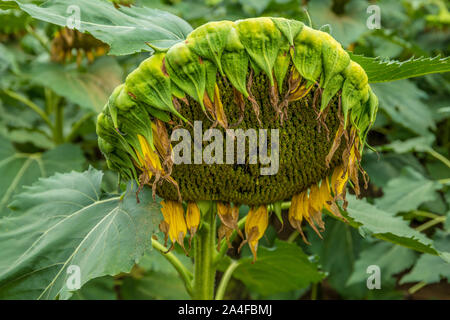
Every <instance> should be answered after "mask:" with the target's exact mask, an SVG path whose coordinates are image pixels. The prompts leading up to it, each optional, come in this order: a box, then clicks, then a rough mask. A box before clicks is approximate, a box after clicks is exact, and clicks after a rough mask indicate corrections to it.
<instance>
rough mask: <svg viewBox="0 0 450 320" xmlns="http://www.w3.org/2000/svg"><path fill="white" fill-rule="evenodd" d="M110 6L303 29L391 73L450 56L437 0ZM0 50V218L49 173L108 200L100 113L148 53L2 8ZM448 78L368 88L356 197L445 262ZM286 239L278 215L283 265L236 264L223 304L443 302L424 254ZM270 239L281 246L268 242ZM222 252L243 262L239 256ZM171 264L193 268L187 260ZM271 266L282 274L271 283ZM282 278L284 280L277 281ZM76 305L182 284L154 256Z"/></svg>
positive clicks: (444, 12)
mask: <svg viewBox="0 0 450 320" xmlns="http://www.w3.org/2000/svg"><path fill="white" fill-rule="evenodd" d="M92 1H96V0H92ZM23 2H26V1H23ZM29 2H33V3H40V2H42V1H29ZM112 2H114V3H115V5H116V7H119V6H128V5H131V3H134V4H135V5H138V6H146V7H150V8H158V9H161V10H165V11H168V12H171V13H174V14H175V15H178V16H179V17H181V18H183V19H185V20H186V21H188V22H189V23H190V24H191V25H192V26H193V27H194V28H195V27H197V26H199V25H201V24H203V23H205V22H208V21H212V20H223V19H229V20H236V19H241V18H248V17H255V16H261V15H263V16H282V17H286V18H293V19H297V20H301V21H304V22H305V23H307V24H308V23H309V21H310V20H311V23H312V25H313V27H315V28H321V27H322V28H325V29H326V30H329V31H330V33H331V34H332V35H333V36H334V37H335V38H336V39H337V40H339V41H340V42H341V43H342V44H343V46H344V48H346V49H347V50H349V51H352V52H353V53H355V54H363V55H365V56H370V57H383V58H388V59H395V60H399V61H404V60H407V59H410V58H411V57H422V56H424V57H435V56H437V55H439V56H441V57H446V56H448V53H449V49H450V47H449V46H450V31H449V27H450V13H449V2H448V1H445V0H409V1H406V0H403V1H389V0H379V1H367V0H314V1H306V0H135V1H129V0H128V1H123V0H122V1H112ZM371 4H376V5H378V6H379V7H380V9H381V29H374V30H369V29H368V28H367V26H366V20H367V18H368V17H369V15H370V13H367V7H368V6H369V5H371ZM305 9H307V10H308V13H309V15H308V14H306V13H305ZM0 40H1V43H0V115H1V116H0V135H1V137H2V139H0V176H1V177H2V179H1V180H0V216H7V215H9V214H11V213H10V209H9V208H8V207H7V205H8V204H9V203H10V202H11V199H12V197H13V196H14V195H15V194H17V193H18V192H20V191H22V190H23V187H24V186H27V185H30V184H32V183H33V182H35V181H36V180H37V179H38V178H39V177H48V176H50V175H52V174H53V173H55V172H70V171H72V170H75V171H77V170H83V169H86V168H87V167H88V165H92V166H94V167H95V168H98V169H102V170H104V171H105V178H104V180H103V188H104V189H105V190H107V191H111V190H115V189H116V188H117V177H116V175H115V174H114V173H112V172H110V171H108V170H107V168H106V165H105V161H104V159H103V158H102V156H101V154H100V152H99V150H98V147H97V136H96V133H95V119H96V114H97V113H98V112H99V111H100V110H101V108H102V107H103V105H104V103H105V101H107V99H108V97H109V95H110V93H111V92H112V90H113V88H114V87H115V86H117V85H118V84H120V83H121V82H123V81H124V77H125V76H126V75H127V74H128V73H129V72H130V71H131V70H133V69H134V68H136V67H137V66H138V64H139V63H140V62H141V61H142V60H144V59H145V58H146V57H148V52H143V53H138V54H134V55H128V56H113V55H107V52H108V50H109V48H108V45H106V44H104V43H102V42H101V41H99V40H96V39H95V38H93V37H92V36H90V35H88V34H81V33H79V32H77V31H73V30H69V29H65V28H61V27H58V26H55V25H52V24H49V23H45V22H41V21H37V20H33V19H32V18H31V17H30V16H28V15H27V14H26V13H24V12H21V11H19V10H15V9H6V8H5V10H0ZM449 78H450V74H449V73H445V74H433V75H426V76H422V77H419V78H415V79H412V80H400V81H395V82H390V83H377V84H373V85H372V88H373V89H374V91H375V92H376V94H377V96H378V97H379V100H380V112H379V113H378V117H377V121H376V123H375V125H374V127H373V129H372V131H371V133H370V134H369V144H370V145H371V146H373V147H374V150H369V149H367V150H366V153H365V156H364V158H363V167H364V168H365V169H366V170H367V172H368V174H369V176H370V178H371V180H370V185H369V188H368V189H367V190H366V192H365V193H364V197H366V200H367V202H368V203H369V204H370V205H374V206H375V207H376V208H377V209H379V210H383V211H384V212H386V213H387V214H389V215H391V216H396V217H401V218H402V219H403V220H404V221H406V222H407V223H408V224H409V225H410V226H411V227H412V228H415V229H416V230H417V231H420V232H423V233H424V234H426V235H427V236H428V237H429V238H431V239H433V240H434V244H435V247H436V248H438V249H439V250H443V251H450V160H449V158H450V81H449ZM242 210H245V208H244V209H242ZM247 210H248V208H247ZM284 214H285V213H284ZM307 229H308V232H309V231H310V230H309V228H307ZM360 233H362V231H361V230H360ZM291 235H292V229H290V226H288V225H287V224H285V225H284V226H281V225H280V224H279V222H278V220H277V219H276V217H275V216H274V215H273V217H272V219H271V226H270V227H269V230H268V231H267V233H266V236H265V237H264V239H263V240H262V243H261V246H265V247H272V246H274V245H277V247H278V248H279V250H281V251H280V252H285V255H277V256H275V257H272V256H271V251H270V250H267V252H266V251H264V249H261V260H262V262H261V263H260V264H259V265H258V268H252V267H251V264H250V263H243V264H242V265H240V267H239V269H238V270H236V273H235V275H234V277H235V278H234V279H233V280H232V282H231V283H230V287H229V290H228V292H227V295H226V298H234V299H257V298H267V299H330V298H337V299H353V298H358V299H380V298H382V299H410V298H415V299H416V298H425V299H450V285H449V284H448V279H449V278H450V267H449V264H447V263H445V262H444V261H443V260H442V259H441V258H439V257H438V256H433V255H430V254H427V253H422V254H419V253H418V252H415V251H413V250H411V249H408V248H405V247H402V246H399V245H396V244H392V243H388V242H382V241H381V240H379V239H376V238H375V237H372V236H370V235H365V237H362V236H361V234H359V233H358V231H357V230H355V229H353V228H351V227H350V226H348V225H346V224H343V223H341V222H339V221H335V220H333V219H330V218H328V217H327V222H326V231H325V233H324V240H321V239H318V238H317V236H316V235H315V234H312V233H311V234H309V239H310V241H311V242H312V245H311V246H307V245H304V244H302V243H301V242H300V241H299V240H298V239H296V238H294V237H292V236H291ZM277 237H278V238H281V239H284V240H288V241H287V242H281V241H280V240H275V238H277ZM235 247H237V246H236V245H235ZM300 247H301V248H302V249H303V250H300V249H299V248H300ZM280 248H281V249H280ZM229 253H230V255H232V256H237V252H236V250H234V249H230V252H229ZM175 254H176V255H178V256H179V258H180V259H183V261H184V262H186V263H187V264H189V263H190V261H189V259H188V258H186V257H185V256H184V255H183V254H179V253H177V252H176V253H175ZM241 254H242V256H243V259H246V258H245V257H247V256H249V255H250V253H249V252H248V251H246V250H244V251H243V252H242V253H241ZM283 257H284V258H283ZM273 259H274V260H276V262H277V263H278V269H276V270H275V271H276V272H275V271H274V268H276V266H275V265H276V264H275V263H271V261H272V260H273ZM283 259H284V260H283ZM295 259H298V261H297V260H295ZM292 261H296V262H298V263H300V264H301V263H304V264H305V265H315V266H316V267H317V270H316V271H314V272H313V273H312V274H311V277H310V278H308V279H309V280H308V281H305V280H304V275H302V274H300V273H301V272H302V271H301V270H302V269H301V268H299V267H298V263H297V264H294V263H292ZM280 263H281V265H280ZM371 264H378V265H380V267H381V269H382V287H381V289H380V290H368V289H367V287H366V279H367V276H368V275H367V273H366V268H367V266H368V265H371ZM299 270H300V271H299ZM280 274H284V275H285V277H286V278H284V277H281V278H280V277H279V276H277V275H280ZM313 278H314V280H312V279H313ZM73 298H75V299H183V298H188V296H187V294H186V292H185V290H184V287H183V284H182V282H181V280H180V279H179V278H178V276H177V274H176V272H175V271H174V270H173V269H171V268H170V267H169V265H168V264H167V262H166V261H165V260H164V259H163V258H161V256H160V255H159V254H157V253H155V252H154V251H149V252H148V253H147V254H146V255H145V256H144V258H143V260H142V261H141V262H140V263H139V265H136V266H135V267H134V268H133V270H132V272H131V273H129V274H120V275H118V276H115V277H109V276H107V277H102V278H97V279H94V280H92V281H90V282H89V283H88V284H87V285H86V286H84V287H83V288H82V289H81V290H79V291H78V292H76V294H75V295H74V296H73Z"/></svg>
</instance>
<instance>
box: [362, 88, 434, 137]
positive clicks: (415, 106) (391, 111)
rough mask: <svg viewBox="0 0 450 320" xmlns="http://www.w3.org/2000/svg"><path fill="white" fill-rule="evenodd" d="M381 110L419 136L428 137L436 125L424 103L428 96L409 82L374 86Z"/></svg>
mask: <svg viewBox="0 0 450 320" xmlns="http://www.w3.org/2000/svg"><path fill="white" fill-rule="evenodd" d="M371 87H372V90H373V91H374V92H375V94H376V95H377V97H378V100H379V102H380V109H382V110H383V111H385V112H386V113H387V114H388V115H389V116H390V117H391V118H392V120H393V121H395V122H397V123H398V124H399V125H401V126H404V127H405V128H408V129H409V130H411V131H413V132H414V133H417V134H419V135H428V134H429V129H434V128H435V123H434V121H433V117H432V114H431V111H430V109H429V108H428V106H427V105H426V104H425V103H424V102H423V100H425V99H426V98H427V94H426V93H425V92H423V91H422V90H420V89H419V88H417V86H416V85H415V84H414V83H412V82H411V81H408V80H400V81H396V82H392V83H379V84H378V83H376V84H373V85H372V86H371Z"/></svg>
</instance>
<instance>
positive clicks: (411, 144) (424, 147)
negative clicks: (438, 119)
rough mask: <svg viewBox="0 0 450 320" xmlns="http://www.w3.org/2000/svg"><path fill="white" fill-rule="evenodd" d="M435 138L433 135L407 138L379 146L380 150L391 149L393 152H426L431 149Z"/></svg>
mask: <svg viewBox="0 0 450 320" xmlns="http://www.w3.org/2000/svg"><path fill="white" fill-rule="evenodd" d="M435 139H436V138H435V137H434V136H433V135H428V136H423V137H416V138H411V139H408V140H403V141H400V140H395V141H393V142H391V143H389V144H385V145H383V146H382V147H381V149H382V150H393V151H394V152H395V153H400V154H401V153H406V152H413V151H416V152H426V151H429V150H431V146H432V145H433V142H434V140H435Z"/></svg>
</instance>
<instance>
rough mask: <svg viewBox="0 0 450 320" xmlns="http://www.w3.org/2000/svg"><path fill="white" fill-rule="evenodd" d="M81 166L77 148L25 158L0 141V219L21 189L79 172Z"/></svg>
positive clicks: (28, 155)
mask: <svg viewBox="0 0 450 320" xmlns="http://www.w3.org/2000/svg"><path fill="white" fill-rule="evenodd" d="M84 162H85V159H84V157H83V152H82V151H81V148H80V147H79V146H75V145H71V144H65V145H60V146H58V147H56V148H54V149H52V150H49V151H46V152H44V153H34V154H28V153H20V152H17V151H16V150H15V149H14V147H13V145H12V144H11V143H10V142H9V141H7V140H5V139H0V176H1V177H2V178H1V179H0V216H2V215H5V214H6V212H8V211H7V210H5V208H6V206H7V205H8V204H9V202H10V201H11V198H12V196H13V195H14V194H16V193H18V192H20V191H22V186H24V185H31V184H32V183H33V182H35V181H36V180H37V179H38V178H40V177H43V178H45V177H48V176H50V175H52V174H54V173H55V172H69V171H71V170H81V169H82V167H83V164H84Z"/></svg>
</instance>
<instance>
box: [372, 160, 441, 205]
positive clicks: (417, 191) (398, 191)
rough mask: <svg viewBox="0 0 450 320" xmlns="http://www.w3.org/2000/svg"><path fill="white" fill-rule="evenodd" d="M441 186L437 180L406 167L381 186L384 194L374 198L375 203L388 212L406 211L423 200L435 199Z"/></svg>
mask: <svg viewBox="0 0 450 320" xmlns="http://www.w3.org/2000/svg"><path fill="white" fill-rule="evenodd" d="M441 188H442V185H441V184H440V183H439V182H437V181H433V180H429V179H427V178H425V177H424V176H423V175H421V174H420V173H418V172H417V171H415V170H414V169H412V168H410V167H407V168H405V169H404V170H403V172H402V174H401V175H400V176H399V177H397V178H394V179H392V180H391V181H389V182H388V184H387V185H386V186H385V187H384V188H383V193H384V196H383V197H382V198H378V199H375V204H376V205H377V207H379V208H380V209H383V210H386V211H388V212H393V213H398V212H408V211H411V210H415V209H417V208H418V207H419V205H421V204H422V203H424V202H427V201H433V200H436V198H437V197H438V196H439V195H438V194H437V193H436V192H437V191H438V190H439V189H441Z"/></svg>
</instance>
